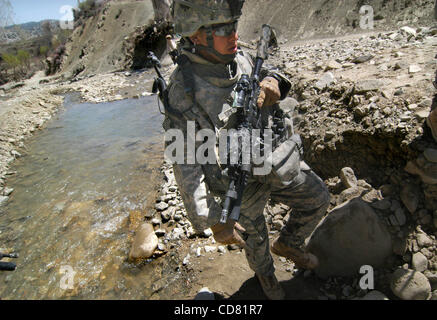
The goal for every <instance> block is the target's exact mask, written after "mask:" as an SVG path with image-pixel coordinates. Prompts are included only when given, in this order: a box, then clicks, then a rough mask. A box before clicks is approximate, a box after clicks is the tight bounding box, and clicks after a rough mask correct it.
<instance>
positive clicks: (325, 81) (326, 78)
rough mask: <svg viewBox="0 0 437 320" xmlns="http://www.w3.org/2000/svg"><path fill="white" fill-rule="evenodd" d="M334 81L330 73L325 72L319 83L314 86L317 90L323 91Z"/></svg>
mask: <svg viewBox="0 0 437 320" xmlns="http://www.w3.org/2000/svg"><path fill="white" fill-rule="evenodd" d="M334 81H335V77H334V75H333V74H332V73H331V72H326V73H325V74H324V75H323V76H322V77H321V78H320V79H319V81H317V82H316V84H315V85H314V86H315V87H316V88H317V89H319V90H323V89H325V88H326V87H328V86H330V85H331V84H332V83H333V82H334Z"/></svg>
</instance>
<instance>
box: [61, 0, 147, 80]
mask: <svg viewBox="0 0 437 320" xmlns="http://www.w3.org/2000/svg"><path fill="white" fill-rule="evenodd" d="M153 19H154V12H153V6H152V2H151V1H112V2H109V3H107V4H106V5H105V7H104V8H103V9H102V10H101V11H100V12H99V13H98V15H96V16H94V17H91V18H88V19H87V20H85V21H84V23H83V24H82V25H80V26H79V27H77V28H76V29H75V30H74V33H73V35H72V37H71V40H72V41H71V42H69V43H68V44H67V57H66V58H65V59H64V62H63V66H62V73H63V74H64V75H65V76H66V77H67V78H69V77H71V76H73V77H74V76H76V75H79V74H80V75H81V76H86V75H90V74H98V73H105V72H113V71H117V70H125V69H128V68H129V67H130V63H131V61H130V60H129V58H131V57H130V56H129V55H128V52H127V51H128V50H127V49H128V47H129V40H130V37H131V36H132V34H134V33H135V32H137V31H138V30H140V31H142V30H143V29H142V28H143V27H144V26H146V25H150V24H152V22H153Z"/></svg>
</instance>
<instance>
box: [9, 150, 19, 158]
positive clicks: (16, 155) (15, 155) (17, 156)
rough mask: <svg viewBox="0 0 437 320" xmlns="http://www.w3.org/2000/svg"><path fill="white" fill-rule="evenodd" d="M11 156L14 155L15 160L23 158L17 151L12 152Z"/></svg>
mask: <svg viewBox="0 0 437 320" xmlns="http://www.w3.org/2000/svg"><path fill="white" fill-rule="evenodd" d="M11 155H12V156H13V157H14V158H20V157H21V153H19V152H18V151H16V150H12V151H11Z"/></svg>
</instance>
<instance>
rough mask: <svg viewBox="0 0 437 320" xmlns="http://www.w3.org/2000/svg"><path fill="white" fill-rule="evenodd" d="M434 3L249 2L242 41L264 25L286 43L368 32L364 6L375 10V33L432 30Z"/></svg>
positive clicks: (387, 0) (384, 0) (371, 0)
mask: <svg viewBox="0 0 437 320" xmlns="http://www.w3.org/2000/svg"><path fill="white" fill-rule="evenodd" d="M434 3H435V1H434V0H414V1H413V0H310V1H286V0H281V1H278V0H267V1H257V0H246V3H245V5H244V9H243V10H244V11H243V17H242V19H241V23H240V27H239V28H240V29H239V30H240V36H241V38H242V39H243V40H251V39H253V38H255V37H256V36H257V31H258V29H259V28H256V27H254V26H257V25H261V24H262V23H269V24H270V25H272V26H273V27H274V28H275V29H276V30H277V33H278V36H279V37H282V39H283V40H303V39H310V38H324V37H329V36H340V35H345V34H349V33H360V32H366V31H369V30H368V29H365V28H362V26H369V24H368V23H367V22H368V21H367V20H366V17H365V16H368V15H370V14H371V12H370V10H369V11H366V12H363V15H360V9H361V8H362V7H363V6H370V7H371V8H372V10H373V21H374V30H392V29H397V28H399V27H400V26H403V25H410V26H424V25H428V26H429V25H433V24H435V23H436V20H435V18H434V14H435V13H434V11H435V9H434ZM365 8H366V7H365ZM365 8H364V9H365ZM364 9H363V10H364ZM362 16H363V18H362ZM362 19H363V20H362ZM360 23H361V24H362V26H360Z"/></svg>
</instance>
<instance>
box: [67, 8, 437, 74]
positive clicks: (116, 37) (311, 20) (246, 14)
mask: <svg viewBox="0 0 437 320" xmlns="http://www.w3.org/2000/svg"><path fill="white" fill-rule="evenodd" d="M164 2H167V0H165V1H164ZM363 6H367V9H368V11H366V12H365V14H364V15H365V17H367V16H369V15H371V14H372V12H370V11H369V8H371V10H373V23H374V24H373V26H374V29H373V30H392V29H393V30H394V29H398V28H399V27H400V26H404V25H409V26H412V27H415V26H432V25H433V24H434V23H435V20H434V0H415V1H412V0H329V1H328V0H310V1H289V0H267V1H256V0H246V3H245V5H244V8H243V16H242V18H241V21H240V25H239V33H240V38H241V39H242V40H243V41H251V40H254V39H257V38H258V31H259V30H260V26H261V25H262V24H263V23H269V24H270V25H272V26H273V27H274V28H275V29H276V31H277V34H278V37H279V39H280V40H281V41H282V43H284V42H287V41H295V40H305V39H314V38H324V37H332V36H342V35H346V34H353V33H363V32H368V31H369V29H366V28H367V27H369V20H366V18H365V17H364V18H363V15H360V9H361V8H362V7H363ZM365 8H366V7H365ZM154 18H156V17H155V13H154V6H153V1H151V0H145V1H135V0H124V1H110V2H108V3H106V4H105V7H104V8H103V9H102V10H100V12H99V13H98V14H97V15H96V16H93V17H90V18H88V19H87V20H85V21H84V23H83V24H81V25H80V26H78V27H77V28H76V29H75V30H74V33H73V36H72V38H71V41H70V42H69V43H68V44H67V48H66V49H67V56H66V57H65V58H64V62H63V66H62V71H63V72H64V74H65V75H66V76H67V77H72V76H73V77H74V76H77V75H80V76H86V75H90V74H97V73H102V72H112V71H118V70H126V69H131V68H133V69H139V68H143V67H144V66H145V65H144V64H143V63H142V61H143V60H144V59H145V52H147V51H148V50H151V49H152V50H154V51H155V53H156V54H157V55H158V56H161V54H163V53H164V51H165V39H164V36H165V33H168V32H171V27H169V26H168V25H167V26H164V28H161V27H162V21H161V22H159V23H156V22H154ZM363 27H364V28H363ZM161 33H162V34H161Z"/></svg>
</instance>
